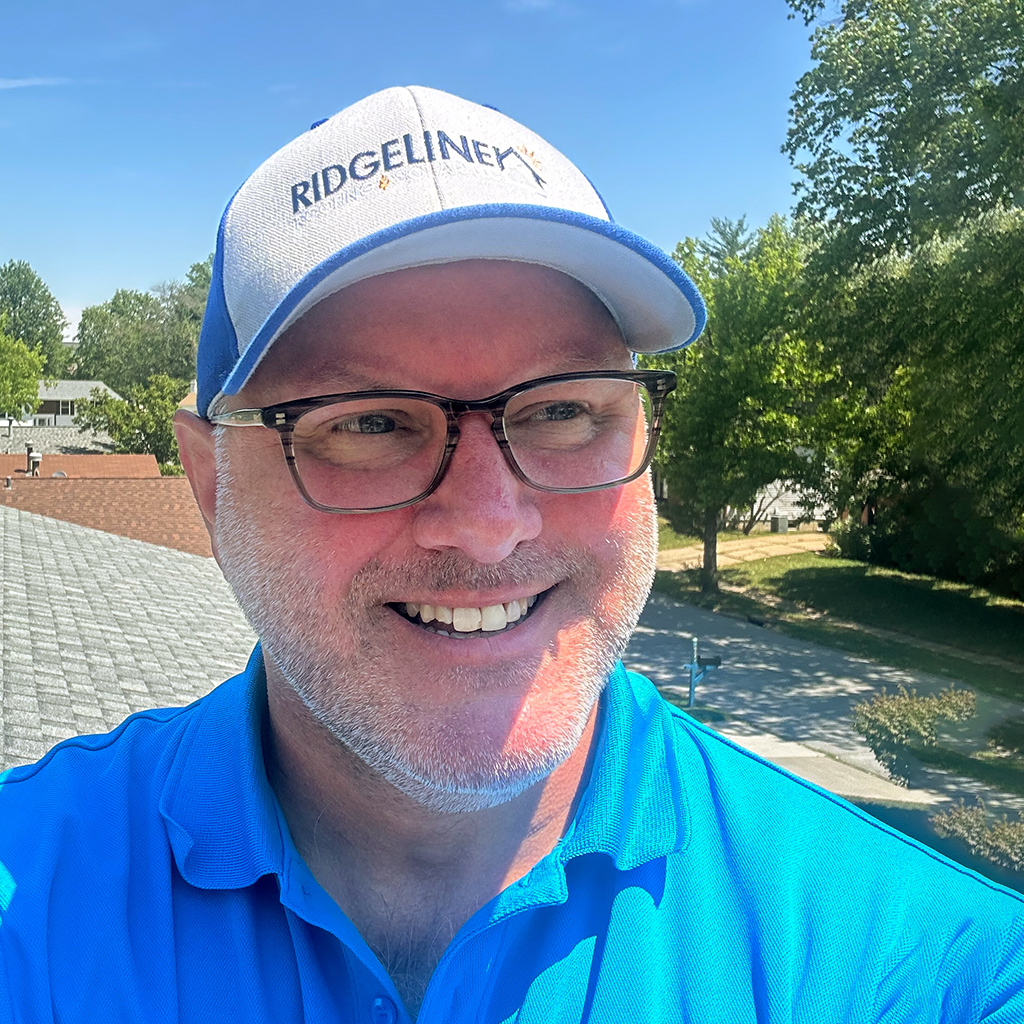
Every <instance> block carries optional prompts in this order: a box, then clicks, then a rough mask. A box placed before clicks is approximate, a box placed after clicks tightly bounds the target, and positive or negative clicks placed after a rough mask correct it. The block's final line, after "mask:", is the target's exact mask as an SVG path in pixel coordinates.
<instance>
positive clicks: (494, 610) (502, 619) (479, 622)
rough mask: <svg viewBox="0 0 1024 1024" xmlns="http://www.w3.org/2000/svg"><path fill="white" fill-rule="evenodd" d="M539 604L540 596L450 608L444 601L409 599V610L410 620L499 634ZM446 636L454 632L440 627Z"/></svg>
mask: <svg viewBox="0 0 1024 1024" xmlns="http://www.w3.org/2000/svg"><path fill="white" fill-rule="evenodd" d="M536 603H537V595H536V594H534V595H533V596H532V597H521V598H518V599H516V598H513V599H512V600H511V601H508V602H506V603H505V604H492V605H488V606H487V607H486V608H450V607H448V606H447V605H443V604H436V605H435V604H417V603H416V602H415V601H406V602H405V613H406V615H408V616H409V618H410V619H419V620H420V621H421V622H423V623H424V624H428V623H435V624H443V625H448V624H450V625H451V626H452V628H453V632H454V633H475V632H477V631H478V630H481V631H483V632H485V633H495V632H497V631H498V630H501V629H504V628H505V627H506V626H507V625H509V623H512V622H517V621H518V620H519V619H521V618H523V616H524V615H526V613H527V611H528V610H529V609H530V608H532V607H533V606H534V604H536ZM439 632H441V633H443V634H444V635H445V636H449V635H452V634H449V633H445V632H444V630H439Z"/></svg>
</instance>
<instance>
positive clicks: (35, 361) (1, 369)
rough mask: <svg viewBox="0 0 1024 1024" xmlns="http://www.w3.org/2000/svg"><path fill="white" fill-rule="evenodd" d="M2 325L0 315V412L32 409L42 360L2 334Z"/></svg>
mask: <svg viewBox="0 0 1024 1024" xmlns="http://www.w3.org/2000/svg"><path fill="white" fill-rule="evenodd" d="M4 326H5V318H4V317H3V316H0V415H3V414H4V413H8V414H10V415H13V416H18V415H19V414H21V413H22V412H30V413H31V412H35V411H36V409H38V408H39V378H40V377H41V376H42V375H43V366H44V362H45V360H44V358H43V355H42V353H40V352H34V351H33V350H32V349H30V348H29V347H28V345H26V344H25V343H24V342H23V341H20V340H19V339H17V338H12V337H10V336H9V335H8V334H6V333H5V331H4Z"/></svg>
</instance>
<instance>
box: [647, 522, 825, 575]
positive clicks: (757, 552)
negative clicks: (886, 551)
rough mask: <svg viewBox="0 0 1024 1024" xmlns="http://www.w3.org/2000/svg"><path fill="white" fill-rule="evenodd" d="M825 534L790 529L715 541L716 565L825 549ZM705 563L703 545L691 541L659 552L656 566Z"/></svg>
mask: <svg viewBox="0 0 1024 1024" xmlns="http://www.w3.org/2000/svg"><path fill="white" fill-rule="evenodd" d="M827 545H828V534H827V533H820V532H816V531H813V530H807V531H804V532H797V531H794V532H793V533H752V534H751V535H750V536H749V537H741V538H737V539H736V540H722V541H719V542H718V567H719V568H720V569H724V568H725V567H726V566H727V565H735V564H736V563H737V562H752V561H754V560H755V559H758V558H774V557H775V556H776V555H798V554H802V553H803V552H805V551H824V550H825V548H826V547H827ZM703 563H704V546H703V545H702V544H691V545H688V546H687V547H684V548H671V549H670V550H668V551H659V552H658V568H659V569H670V570H673V571H678V570H680V569H699V568H700V567H701V565H703Z"/></svg>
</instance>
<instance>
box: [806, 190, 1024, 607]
mask: <svg viewBox="0 0 1024 1024" xmlns="http://www.w3.org/2000/svg"><path fill="white" fill-rule="evenodd" d="M809 329H810V330H812V331H813V332H815V333H816V335H817V336H819V337H821V338H822V339H823V343H824V345H825V347H826V349H827V350H828V351H829V352H830V353H831V355H832V357H833V358H834V359H835V360H836V361H837V362H838V363H839V364H841V365H842V366H843V368H844V379H845V381H846V386H847V387H848V388H849V389H850V391H851V392H852V393H854V394H856V395H858V396H859V400H860V401H861V403H862V406H863V409H862V413H861V417H860V419H859V421H858V422H857V424H856V429H855V430H854V431H852V434H853V440H851V441H850V442H849V443H848V445H847V447H846V449H839V448H837V447H835V446H833V448H832V449H829V448H828V447H827V446H824V445H823V446H822V449H821V451H822V455H823V458H824V460H825V461H829V462H831V464H832V466H833V467H834V468H838V470H837V474H838V476H839V477H841V478H842V479H843V481H844V486H845V488H846V493H845V495H843V494H840V495H837V496H836V499H837V500H838V501H840V502H842V501H843V500H844V499H845V500H847V501H849V502H850V504H851V506H853V507H854V508H857V507H858V506H859V505H863V504H864V503H869V504H870V503H872V502H871V501H870V500H869V499H871V498H872V495H873V496H874V498H875V499H876V500H875V502H874V504H879V502H880V506H879V508H880V510H879V520H878V523H877V524H876V529H875V531H874V532H875V540H876V541H881V540H883V539H884V540H885V544H884V545H882V546H879V545H878V544H877V543H876V544H875V547H874V549H873V554H874V557H876V558H878V559H879V560H883V561H886V560H889V561H894V562H895V563H896V564H900V565H901V566H902V567H904V568H908V569H915V570H917V571H926V572H933V573H936V574H939V575H948V576H953V577H955V578H964V579H968V580H970V581H976V582H986V581H988V579H989V578H993V579H995V578H998V577H999V576H1000V574H1001V573H1005V572H1006V571H1008V569H1009V563H1010V560H1012V558H1014V557H1019V556H1014V555H1013V548H1014V543H1015V541H1014V538H1015V537H1021V536H1024V211H1021V210H998V209H997V210H993V211H990V212H988V213H985V214H983V215H981V216H980V217H977V218H975V219H974V220H973V221H971V222H969V223H968V224H966V225H965V226H964V227H963V228H962V229H961V230H959V231H957V232H955V233H952V234H951V235H950V236H949V237H948V238H945V239H943V238H935V239H933V240H931V241H930V242H928V243H926V244H922V245H918V246H917V247H915V249H914V250H913V251H912V252H911V253H909V254H906V255H897V254H895V253H892V254H890V255H888V256H886V257H885V258H884V259H881V260H877V261H875V262H873V263H870V264H866V265H864V266H863V267H861V268H859V269H858V270H857V272H856V273H853V274H850V275H847V276H846V277H845V278H844V279H843V280H842V281H841V282H839V283H838V284H837V286H836V289H835V290H834V292H833V293H832V294H831V295H830V297H829V298H828V300H827V301H821V302H819V303H817V304H816V306H815V307H814V310H813V315H812V318H811V326H810V328H809ZM840 507H841V506H840ZM1022 553H1024V549H1022ZM1022 586H1024V574H1022V576H1021V579H1020V582H1019V583H1018V584H1014V585H1013V587H1012V588H1011V589H1020V588H1021V587H1022Z"/></svg>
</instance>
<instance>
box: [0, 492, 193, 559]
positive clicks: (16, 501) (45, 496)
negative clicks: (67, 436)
mask: <svg viewBox="0 0 1024 1024" xmlns="http://www.w3.org/2000/svg"><path fill="white" fill-rule="evenodd" d="M0 506H6V507H7V508H17V509H21V510H23V511H25V512H34V513H37V514H38V515H44V516H52V517H53V518H55V519H61V520H64V521H65V522H68V523H77V524H78V525H79V526H89V527H92V528H93V529H96V530H106V531H107V532H109V533H116V534H119V535H120V536H122V537H132V538H134V539H135V540H144V541H146V542H148V543H150V544H162V545H164V546H165V547H169V548H176V549H177V550H178V551H187V552H189V553H190V554H194V555H209V554H210V553H211V552H210V538H209V536H208V535H207V533H206V527H205V526H204V525H203V517H202V516H201V515H200V514H199V508H198V506H197V505H196V502H195V499H194V498H193V497H192V489H191V487H189V485H188V481H187V480H186V479H185V478H184V477H181V476H164V477H160V476H158V477H155V478H153V479H147V480H82V479H78V480H76V479H70V478H69V479H67V480H61V479H53V478H52V477H45V476H42V477H38V478H26V477H24V476H19V477H16V478H15V479H14V481H13V486H12V487H11V489H10V490H7V489H6V488H4V487H3V486H2V484H0Z"/></svg>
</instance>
